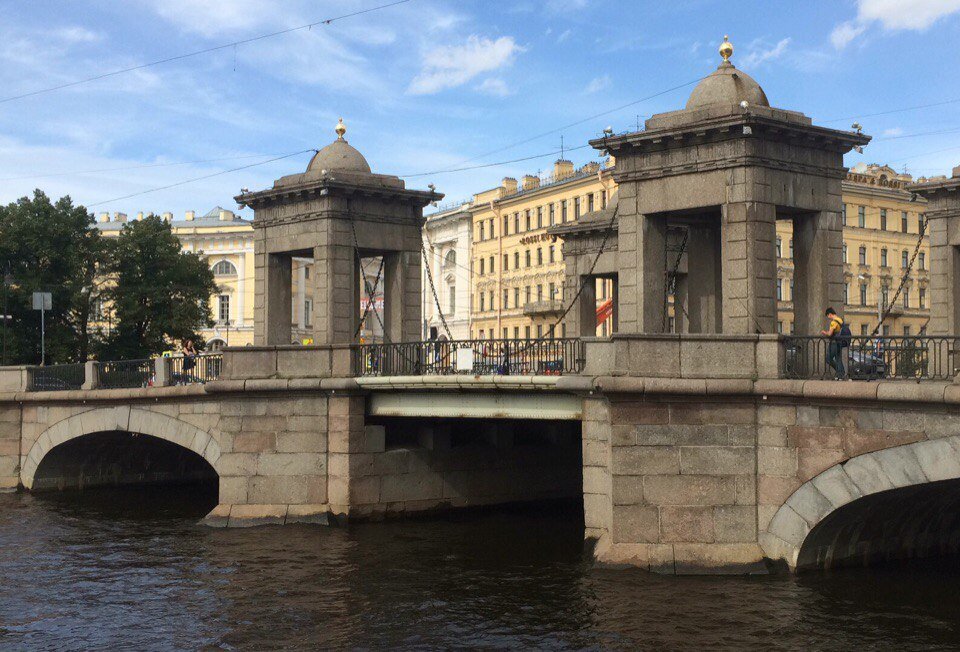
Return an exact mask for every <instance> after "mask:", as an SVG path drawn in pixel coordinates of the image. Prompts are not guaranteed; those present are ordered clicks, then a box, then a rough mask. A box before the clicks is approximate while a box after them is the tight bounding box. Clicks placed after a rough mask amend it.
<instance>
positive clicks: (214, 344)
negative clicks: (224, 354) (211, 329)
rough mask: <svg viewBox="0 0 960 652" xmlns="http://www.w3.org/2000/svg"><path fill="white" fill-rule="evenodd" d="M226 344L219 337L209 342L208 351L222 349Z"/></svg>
mask: <svg viewBox="0 0 960 652" xmlns="http://www.w3.org/2000/svg"><path fill="white" fill-rule="evenodd" d="M226 345H227V343H226V342H224V341H223V340H221V339H220V338H219V337H217V338H214V339H212V340H210V341H209V342H207V351H221V350H223V347H225V346H226Z"/></svg>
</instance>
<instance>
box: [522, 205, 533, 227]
mask: <svg viewBox="0 0 960 652" xmlns="http://www.w3.org/2000/svg"><path fill="white" fill-rule="evenodd" d="M523 216H524V219H525V221H526V224H527V231H530V230H531V228H532V224H531V222H530V209H529V208H528V209H527V210H525V211H524V212H523Z"/></svg>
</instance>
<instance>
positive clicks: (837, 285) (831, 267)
mask: <svg viewBox="0 0 960 652" xmlns="http://www.w3.org/2000/svg"><path fill="white" fill-rule="evenodd" d="M793 270H794V271H793V314H794V318H793V323H794V332H795V333H796V334H797V335H816V334H817V333H819V332H820V331H821V330H822V328H823V323H824V318H823V313H824V310H826V309H827V308H828V307H830V306H833V307H834V308H836V309H837V310H840V311H842V310H843V228H842V226H841V218H840V214H839V213H833V212H820V213H814V214H803V215H796V216H795V217H794V218H793Z"/></svg>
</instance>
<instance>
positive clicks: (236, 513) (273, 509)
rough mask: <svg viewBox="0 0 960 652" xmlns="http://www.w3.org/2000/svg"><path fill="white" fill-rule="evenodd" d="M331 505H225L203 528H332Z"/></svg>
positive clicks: (205, 521) (209, 518)
mask: <svg viewBox="0 0 960 652" xmlns="http://www.w3.org/2000/svg"><path fill="white" fill-rule="evenodd" d="M330 521H331V515H330V506H329V505H224V504H220V505H217V506H216V507H214V508H213V510H212V511H211V512H210V513H209V514H207V515H206V516H205V517H204V518H203V520H201V521H200V523H201V525H207V526H210V527H254V526H257V525H290V524H293V523H304V524H312V525H329V524H330Z"/></svg>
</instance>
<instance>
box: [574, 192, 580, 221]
mask: <svg viewBox="0 0 960 652" xmlns="http://www.w3.org/2000/svg"><path fill="white" fill-rule="evenodd" d="M573 219H575V220H579V219H580V198H579V197H575V198H574V199H573Z"/></svg>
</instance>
